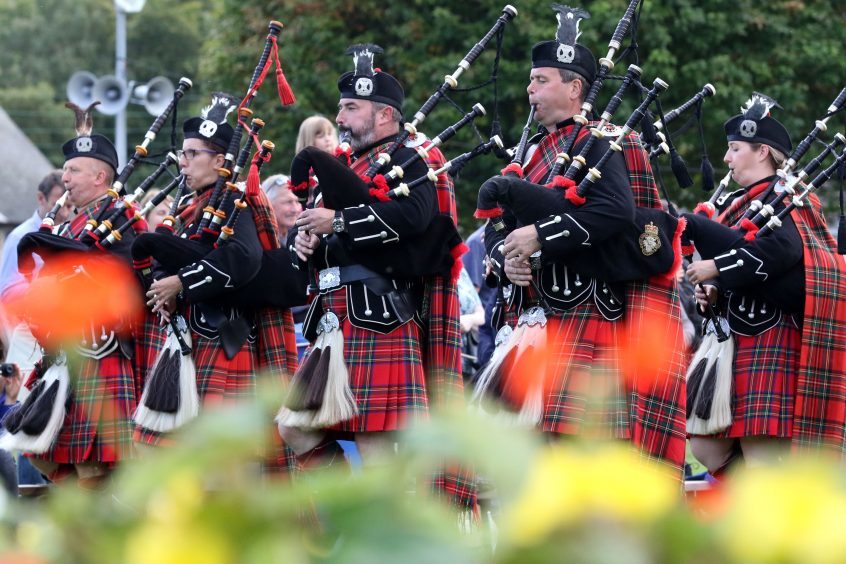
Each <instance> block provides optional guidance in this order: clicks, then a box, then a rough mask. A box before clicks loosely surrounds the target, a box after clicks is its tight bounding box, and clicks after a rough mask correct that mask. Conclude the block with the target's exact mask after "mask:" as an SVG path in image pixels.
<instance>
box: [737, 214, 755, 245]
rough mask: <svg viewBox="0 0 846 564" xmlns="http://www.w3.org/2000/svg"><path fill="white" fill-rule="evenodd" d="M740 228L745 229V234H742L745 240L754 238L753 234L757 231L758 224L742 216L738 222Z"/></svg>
mask: <svg viewBox="0 0 846 564" xmlns="http://www.w3.org/2000/svg"><path fill="white" fill-rule="evenodd" d="M740 228H741V229H745V230H746V235H744V236H743V238H744V239H746V240H747V241H752V240H754V239H755V234H756V233H757V232H758V226H757V225H755V224H754V223H752V220H751V219H749V218H744V219H743V221H741V222H740Z"/></svg>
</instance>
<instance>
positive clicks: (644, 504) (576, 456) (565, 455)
mask: <svg viewBox="0 0 846 564" xmlns="http://www.w3.org/2000/svg"><path fill="white" fill-rule="evenodd" d="M529 468H530V471H529V474H528V476H527V477H526V482H525V486H524V489H523V490H522V492H520V495H519V497H518V498H517V499H516V500H515V502H514V503H513V504H511V505H509V506H506V507H505V508H504V511H503V521H502V526H503V534H504V535H505V537H506V538H507V539H509V540H510V541H512V542H514V543H517V544H522V545H525V544H531V543H535V542H537V541H539V540H541V539H543V538H544V537H545V536H546V535H548V534H549V533H550V532H552V531H553V530H556V529H558V528H560V527H562V526H567V525H569V524H571V523H574V522H576V521H579V520H581V519H584V518H586V517H591V516H595V517H600V518H602V519H612V520H618V521H625V522H643V523H648V522H650V521H652V520H653V519H656V518H657V517H659V516H661V515H663V514H665V513H666V512H668V511H670V510H671V509H672V508H673V507H674V506H675V505H676V504H677V503H678V502H679V501H680V499H681V493H680V492H681V486H680V485H679V484H678V483H677V482H675V481H674V480H672V479H671V478H669V477H668V476H667V475H666V474H663V473H662V472H661V471H660V470H659V469H657V468H654V467H653V466H652V465H650V464H649V463H647V462H645V461H644V460H641V459H640V458H639V457H638V456H637V455H636V454H635V453H633V452H632V451H631V450H630V449H629V448H627V447H626V446H624V445H617V444H608V445H603V446H601V447H599V448H597V449H595V450H589V451H584V452H582V451H579V450H577V449H575V448H572V447H557V446H556V447H550V448H547V449H544V450H542V451H541V452H540V453H539V455H538V457H537V459H536V460H535V461H534V462H533V463H532V464H530V465H529Z"/></svg>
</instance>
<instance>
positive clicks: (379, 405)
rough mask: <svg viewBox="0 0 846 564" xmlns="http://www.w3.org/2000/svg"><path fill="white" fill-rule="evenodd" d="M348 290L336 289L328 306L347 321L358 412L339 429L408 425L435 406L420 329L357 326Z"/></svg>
mask: <svg viewBox="0 0 846 564" xmlns="http://www.w3.org/2000/svg"><path fill="white" fill-rule="evenodd" d="M346 293H347V292H346V288H340V289H338V290H335V291H334V292H330V293H329V294H327V295H325V296H324V297H323V304H324V307H326V308H327V309H329V311H332V312H333V313H334V314H335V315H337V316H338V319H341V320H343V321H342V322H341V328H342V330H343V332H344V361H345V363H346V365H347V370H348V371H349V382H350V389H351V390H352V394H353V397H354V398H355V402H356V405H357V406H358V415H356V416H355V417H353V418H352V419H350V420H347V421H343V422H341V423H339V424H338V425H337V426H335V427H334V429H335V430H338V431H345V432H351V433H361V432H371V431H396V430H400V429H404V428H406V427H408V426H409V425H410V424H411V423H413V422H414V420H415V419H418V418H420V417H425V416H426V414H427V413H428V410H429V401H428V396H427V395H426V380H425V373H424V370H423V359H422V357H421V354H422V353H421V342H420V335H421V330H420V327H419V326H418V325H417V324H416V323H415V322H414V321H409V322H408V323H406V324H405V325H402V326H400V327H398V328H396V329H395V330H394V331H393V332H391V333H389V334H387V335H383V334H381V333H375V332H373V331H368V330H367V329H360V328H358V327H354V326H353V325H352V324H351V323H350V321H349V319H347V303H346ZM309 352H310V351H309ZM303 362H305V359H304V360H303Z"/></svg>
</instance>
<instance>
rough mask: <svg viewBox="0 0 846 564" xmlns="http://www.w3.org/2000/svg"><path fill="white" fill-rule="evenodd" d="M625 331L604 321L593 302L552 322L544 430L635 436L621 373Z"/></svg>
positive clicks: (571, 433)
mask: <svg viewBox="0 0 846 564" xmlns="http://www.w3.org/2000/svg"><path fill="white" fill-rule="evenodd" d="M621 327H622V323H621V322H619V321H617V322H615V321H608V320H606V319H605V318H604V317H602V315H600V313H599V311H598V310H597V308H596V305H595V304H594V303H593V300H588V301H586V302H585V303H583V304H581V305H579V306H576V307H575V308H573V309H570V310H567V311H566V312H564V313H563V314H556V315H552V316H551V317H550V318H549V320H548V325H547V348H548V351H549V354H548V356H547V362H548V364H547V367H546V380H545V383H544V390H545V391H544V408H543V420H542V422H541V429H542V430H544V431H548V432H552V433H558V434H563V435H576V434H587V435H592V436H598V437H606V438H616V439H628V438H630V437H631V431H630V426H629V406H628V401H627V394H626V389H625V382H624V379H623V376H622V373H621V371H620V358H619V346H618V345H619V338H618V331H620V330H621V329H619V328H621Z"/></svg>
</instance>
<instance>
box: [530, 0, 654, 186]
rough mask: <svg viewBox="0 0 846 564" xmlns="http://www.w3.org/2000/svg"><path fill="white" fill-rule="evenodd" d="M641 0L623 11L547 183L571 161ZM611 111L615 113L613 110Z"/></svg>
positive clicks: (632, 3) (632, 0)
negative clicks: (580, 133)
mask: <svg viewBox="0 0 846 564" xmlns="http://www.w3.org/2000/svg"><path fill="white" fill-rule="evenodd" d="M640 1H641V0H629V4H628V6H627V7H626V11H625V12H624V13H623V17H622V18H620V21H618V22H617V26H616V27H615V28H614V33H613V34H612V35H611V40H610V41H609V42H608V52H607V53H606V55H605V56H604V57H602V58H600V59H599V69H597V72H596V76H595V77H594V80H593V83H592V84H591V85H590V89H589V90H588V93H587V95H585V101H584V102H582V107H581V112H580V113H578V114H576V115H574V116H573V121H574V122H575V125H574V126H573V129H572V131H570V134H569V135H568V136H567V139H566V140H565V141H564V144H563V145H562V148H561V151H560V152H559V153H558V155H557V156H556V159H555V162H554V163H553V164H552V167H551V168H550V170H549V175H548V176H547V178H546V182H545V184H548V183H550V182H552V179H553V178H555V177H556V176H557V175H558V174H560V172H561V169H562V168H563V166H564V164H565V163H567V162H569V161H570V158H571V157H570V152H571V151H572V149H573V145H575V143H576V139H577V138H578V136H579V132H580V131H581V129H582V127H584V126H586V125H588V117H589V116H590V115H591V114H592V112H593V106H594V104H595V103H596V98H597V96H598V95H599V91H600V89H601V88H602V85H603V83H604V82H605V78H606V76H608V73H609V72H610V71H611V70H612V69H613V68H614V55H615V53H616V52H617V51H618V50H619V49H620V45H621V42H622V40H623V38H624V37H625V36H626V34H627V33H628V31H629V28H630V27H631V24H632V19H633V18H634V17H635V10H636V9H637V6H638V4H640ZM638 74H639V72H638ZM611 113H613V111H612V112H611Z"/></svg>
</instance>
